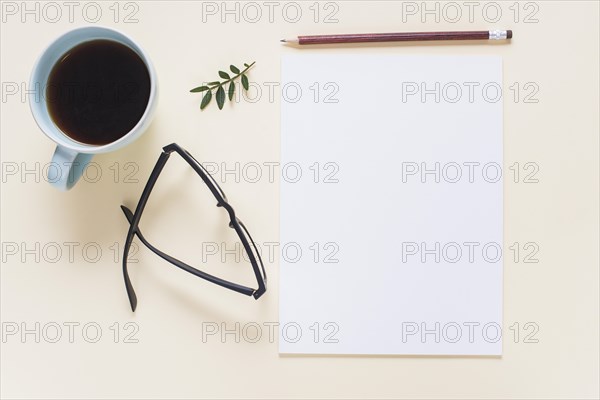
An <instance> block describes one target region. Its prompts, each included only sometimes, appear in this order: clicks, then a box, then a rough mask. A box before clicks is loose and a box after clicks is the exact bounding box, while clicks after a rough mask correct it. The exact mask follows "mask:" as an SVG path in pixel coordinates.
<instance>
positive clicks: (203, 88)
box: [190, 86, 208, 93]
mask: <svg viewBox="0 0 600 400" xmlns="http://www.w3.org/2000/svg"><path fill="white" fill-rule="evenodd" d="M205 90H208V86H198V87H197V88H193V89H192V90H190V92H192V93H198V92H204V91H205Z"/></svg>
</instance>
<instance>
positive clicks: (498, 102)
mask: <svg viewBox="0 0 600 400" xmlns="http://www.w3.org/2000/svg"><path fill="white" fill-rule="evenodd" d="M282 85H283V86H282V88H283V99H282V119H281V132H282V134H281V157H282V160H281V165H282V180H281V249H282V257H281V263H280V265H281V271H280V321H279V323H280V332H281V333H280V337H279V350H280V352H281V353H307V354H440V355H499V354H501V352H502V339H501V334H502V333H501V331H499V330H500V329H501V326H502V253H501V246H502V218H503V210H502V205H503V203H502V175H501V174H502V172H501V166H502V98H501V95H502V94H501V89H500V88H501V87H502V60H501V58H500V57H489V56H439V57H437V56H393V55H392V56H390V55H291V56H285V57H284V58H283V60H282ZM423 93H425V94H424V95H423ZM425 170H427V171H430V172H425V173H423V171H425ZM436 171H437V172H436ZM299 173H300V174H301V175H298V174H299ZM459 173H460V175H459ZM436 174H437V176H436ZM498 174H500V175H498ZM436 180H439V182H436ZM436 246H438V247H436ZM459 251H460V255H459ZM423 257H424V259H423ZM436 258H439V259H438V260H436ZM336 261H337V262H336Z"/></svg>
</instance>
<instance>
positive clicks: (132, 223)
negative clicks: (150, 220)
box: [123, 151, 170, 311]
mask: <svg viewBox="0 0 600 400" xmlns="http://www.w3.org/2000/svg"><path fill="white" fill-rule="evenodd" d="M169 155H170V153H166V152H164V151H163V152H162V153H161V154H160V157H159V158H158V161H156V165H155V166H154V169H153V170H152V173H151V174H150V178H148V182H147V183H146V186H145V187H144V191H143V192H142V195H141V197H140V201H139V202H138V205H137V207H136V208H135V213H134V214H133V215H132V218H131V219H129V218H128V220H129V230H128V232H127V240H126V241H125V247H124V249H123V278H124V280H125V289H126V290H127V297H128V298H129V303H130V304H131V310H132V311H135V309H136V307H137V296H136V294H135V290H133V285H132V284H131V279H129V272H128V270H127V257H128V256H129V248H130V246H131V242H132V241H133V236H134V235H135V232H136V231H137V227H138V224H139V223H140V218H141V216H142V212H143V211H144V208H145V207H146V203H147V202H148V197H149V196H150V193H151V192H152V189H153V188H154V185H155V184H156V180H157V179H158V176H159V175H160V173H161V172H162V170H163V168H164V167H165V164H166V163H167V160H168V159H169Z"/></svg>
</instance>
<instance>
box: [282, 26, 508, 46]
mask: <svg viewBox="0 0 600 400" xmlns="http://www.w3.org/2000/svg"><path fill="white" fill-rule="evenodd" d="M512 36H513V35H512V31H511V30H507V31H502V30H494V31H457V32H398V33H358V34H345V35H315V36H298V38H297V39H281V41H282V42H284V43H291V44H300V45H305V44H332V43H366V42H415V41H422V40H504V39H511V38H512Z"/></svg>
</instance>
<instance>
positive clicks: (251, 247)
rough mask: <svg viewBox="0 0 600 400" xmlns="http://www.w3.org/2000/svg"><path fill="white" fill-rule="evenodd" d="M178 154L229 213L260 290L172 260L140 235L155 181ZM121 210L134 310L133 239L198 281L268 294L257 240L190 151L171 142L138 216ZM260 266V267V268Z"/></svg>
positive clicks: (127, 282) (255, 294)
mask: <svg viewBox="0 0 600 400" xmlns="http://www.w3.org/2000/svg"><path fill="white" fill-rule="evenodd" d="M173 152H175V153H177V154H179V155H180V156H181V157H182V158H183V159H184V160H185V161H186V162H187V163H188V164H189V165H190V166H191V167H192V168H193V169H194V171H196V173H197V174H198V175H200V178H202V181H204V183H205V184H206V186H208V188H209V189H210V191H211V192H212V194H213V195H214V196H215V198H216V199H217V207H223V208H225V210H227V213H228V214H229V221H230V222H229V227H230V228H232V229H234V230H235V232H236V233H237V235H238V236H239V238H240V240H241V242H242V245H243V247H244V250H245V252H246V253H247V255H248V258H249V260H250V263H251V264H252V269H253V270H254V275H255V277H256V281H257V284H258V288H257V289H253V288H250V287H247V286H243V285H239V284H237V283H234V282H230V281H227V280H224V279H221V278H218V277H216V276H214V275H211V274H208V273H206V272H203V271H200V270H198V269H196V268H194V267H192V266H190V265H188V264H186V263H184V262H182V261H180V260H178V259H176V258H175V257H172V256H170V255H168V254H166V253H163V252H162V251H160V250H159V249H157V248H156V247H154V246H153V245H151V244H150V243H149V242H148V241H147V240H146V238H145V237H144V235H142V232H140V228H139V226H138V225H139V223H140V219H141V217H142V213H143V212H144V208H145V207H146V203H147V202H148V197H149V196H150V193H151V192H152V189H153V188H154V185H155V184H156V181H157V179H158V177H159V175H160V173H161V172H162V170H163V168H164V166H165V164H166V163H167V160H168V159H169V157H170V155H171V153H173ZM121 209H122V210H123V212H124V213H125V217H126V218H127V220H128V221H129V231H128V232H127V239H126V240H125V246H124V248H123V277H124V278H125V288H126V289H127V296H128V297H129V302H130V304H131V309H132V310H133V311H135V309H136V307H137V296H136V294H135V291H134V290H133V285H132V284H131V280H130V279H129V273H128V271H127V258H128V255H129V249H130V248H131V243H132V242H133V238H134V236H136V235H137V237H138V238H139V239H140V241H141V242H142V243H143V244H144V245H145V246H146V247H148V248H149V249H150V250H151V251H152V252H153V253H155V254H156V255H158V256H159V257H161V258H163V259H164V260H166V261H168V262H169V263H171V264H173V265H175V266H176V267H179V268H181V269H183V270H184V271H186V272H189V273H190V274H192V275H195V276H197V277H199V278H202V279H205V280H207V281H209V282H212V283H215V284H217V285H219V286H223V287H224V288H227V289H230V290H233V291H235V292H238V293H242V294H245V295H247V296H253V297H254V298H255V299H258V298H259V297H260V296H262V295H263V294H264V293H265V292H266V291H267V286H266V283H267V274H266V272H265V267H264V265H263V262H262V258H261V257H260V254H259V252H258V250H257V248H256V245H255V244H254V240H252V236H250V233H249V232H248V229H246V226H245V225H244V224H243V223H242V221H240V220H239V218H237V217H236V215H235V211H234V210H233V207H231V205H230V204H229V202H228V201H227V196H225V193H224V192H223V190H222V189H221V188H220V187H219V185H218V184H217V182H216V181H215V180H214V178H213V177H212V176H211V175H210V174H209V173H208V171H206V169H204V167H203V166H202V164H200V163H199V162H198V160H196V159H195V158H194V157H193V156H192V155H191V154H190V153H189V152H188V151H187V150H185V149H183V148H182V147H180V146H179V145H177V144H176V143H172V144H170V145H168V146H165V147H163V152H162V153H161V155H160V157H159V158H158V161H157V162H156V165H155V166H154V169H153V170H152V173H151V174H150V178H149V179H148V182H147V183H146V186H145V187H144V191H143V192H142V196H141V197H140V201H139V202H138V205H137V207H136V209H135V213H132V212H131V210H130V209H129V208H127V207H125V206H121ZM259 265H260V266H259Z"/></svg>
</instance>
